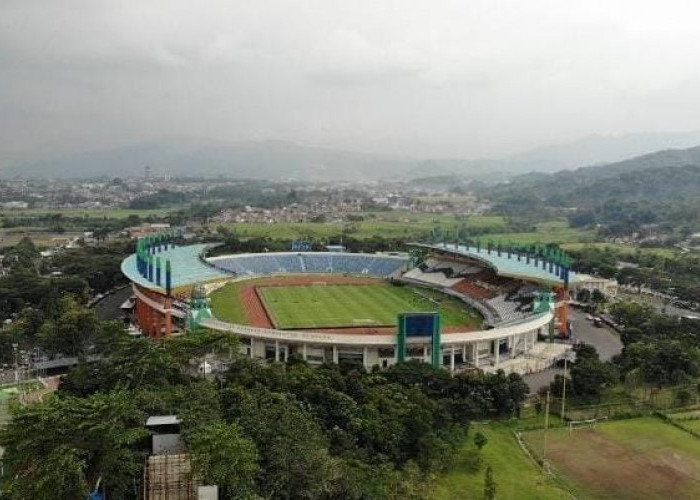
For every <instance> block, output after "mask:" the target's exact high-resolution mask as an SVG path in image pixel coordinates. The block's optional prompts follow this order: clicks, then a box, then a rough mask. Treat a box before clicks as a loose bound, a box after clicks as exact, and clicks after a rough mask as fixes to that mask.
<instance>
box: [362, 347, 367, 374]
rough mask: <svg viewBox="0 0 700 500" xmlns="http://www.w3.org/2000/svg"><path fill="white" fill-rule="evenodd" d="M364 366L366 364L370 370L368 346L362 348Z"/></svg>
mask: <svg viewBox="0 0 700 500" xmlns="http://www.w3.org/2000/svg"><path fill="white" fill-rule="evenodd" d="M362 366H364V367H365V369H366V370H369V349H368V348H367V346H364V347H363V348H362Z"/></svg>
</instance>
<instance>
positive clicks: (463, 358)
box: [462, 344, 467, 363]
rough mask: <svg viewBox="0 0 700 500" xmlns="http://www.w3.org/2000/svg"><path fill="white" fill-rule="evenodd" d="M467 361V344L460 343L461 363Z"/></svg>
mask: <svg viewBox="0 0 700 500" xmlns="http://www.w3.org/2000/svg"><path fill="white" fill-rule="evenodd" d="M466 362H467V344H462V363H466Z"/></svg>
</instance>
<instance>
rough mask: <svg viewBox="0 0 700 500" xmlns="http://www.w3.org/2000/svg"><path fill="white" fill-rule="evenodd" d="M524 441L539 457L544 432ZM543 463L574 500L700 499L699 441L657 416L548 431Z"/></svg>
mask: <svg viewBox="0 0 700 500" xmlns="http://www.w3.org/2000/svg"><path fill="white" fill-rule="evenodd" d="M523 438H524V440H525V442H526V443H528V445H529V446H530V448H531V449H532V451H533V452H534V453H535V454H537V455H538V456H540V458H541V456H542V452H543V446H544V436H543V431H541V430H538V431H528V432H524V433H523ZM547 459H548V460H549V462H550V464H551V469H552V471H553V472H554V473H555V474H556V475H557V476H559V477H560V478H561V479H562V480H563V481H564V483H565V484H567V485H568V487H569V488H570V489H571V490H572V491H573V492H574V495H575V497H577V498H600V499H630V500H631V499H637V498H648V499H655V498H658V499H666V498H674V499H684V498H688V499H690V498H700V440H698V439H697V438H695V437H693V436H691V435H689V434H688V433H686V432H684V431H682V430H680V429H678V428H676V427H674V426H672V425H670V424H668V423H665V422H663V421H662V420H661V419H659V418H655V417H643V418H635V419H629V420H619V421H614V422H609V423H600V424H598V425H597V426H596V427H595V428H594V429H593V428H587V429H579V430H574V431H573V433H571V434H570V433H569V429H568V428H555V429H550V430H549V432H548V434H547Z"/></svg>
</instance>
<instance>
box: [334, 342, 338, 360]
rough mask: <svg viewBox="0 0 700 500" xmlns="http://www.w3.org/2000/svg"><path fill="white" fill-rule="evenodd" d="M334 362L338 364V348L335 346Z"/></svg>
mask: <svg viewBox="0 0 700 500" xmlns="http://www.w3.org/2000/svg"><path fill="white" fill-rule="evenodd" d="M333 362H334V363H335V364H338V348H337V347H336V346H333Z"/></svg>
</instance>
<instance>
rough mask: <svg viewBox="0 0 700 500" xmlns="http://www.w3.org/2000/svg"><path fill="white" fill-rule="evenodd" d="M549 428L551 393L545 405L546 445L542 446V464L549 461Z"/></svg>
mask: <svg viewBox="0 0 700 500" xmlns="http://www.w3.org/2000/svg"><path fill="white" fill-rule="evenodd" d="M548 428H549V391H547V399H545V404H544V445H543V446H542V462H543V463H544V462H545V461H546V460H547V429H548Z"/></svg>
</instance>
